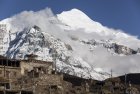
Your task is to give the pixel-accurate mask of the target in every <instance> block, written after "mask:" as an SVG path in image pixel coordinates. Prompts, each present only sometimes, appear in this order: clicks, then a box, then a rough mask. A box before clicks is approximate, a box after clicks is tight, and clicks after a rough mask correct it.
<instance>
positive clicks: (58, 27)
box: [0, 9, 140, 80]
mask: <svg viewBox="0 0 140 94" xmlns="http://www.w3.org/2000/svg"><path fill="white" fill-rule="evenodd" d="M0 24H6V25H7V30H6V31H5V32H6V34H5V36H4V38H3V40H5V39H7V42H4V44H3V46H4V45H5V46H6V47H7V48H6V49H3V50H4V51H5V52H7V53H5V55H6V56H8V57H9V58H17V59H27V57H26V56H27V55H28V54H36V55H38V57H37V58H36V59H39V60H51V61H52V60H53V61H54V62H56V66H57V70H58V71H61V72H64V73H69V74H71V75H76V76H79V77H84V78H93V79H96V80H103V79H105V78H108V77H109V76H110V75H109V74H110V70H113V76H118V75H122V74H125V73H131V72H132V73H134V72H140V70H139V68H140V67H139V62H138V61H139V60H140V58H139V57H140V55H139V50H138V49H139V48H140V40H139V39H138V38H137V37H135V36H131V35H128V34H126V33H124V32H123V31H121V30H115V29H110V28H108V27H105V26H102V25H101V24H100V23H98V22H95V21H93V20H91V19H90V18H89V17H88V16H87V15H86V14H84V13H83V12H82V11H80V10H78V9H72V10H70V11H65V12H62V13H61V14H57V16H56V15H53V13H52V11H51V10H50V9H44V10H40V11H37V12H33V11H24V12H22V13H20V14H17V15H15V16H13V17H11V18H8V19H5V20H3V21H1V22H0ZM52 35H53V36H52Z"/></svg>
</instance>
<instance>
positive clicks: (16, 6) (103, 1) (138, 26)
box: [0, 0, 140, 38]
mask: <svg viewBox="0 0 140 94" xmlns="http://www.w3.org/2000/svg"><path fill="white" fill-rule="evenodd" d="M46 7H49V8H51V9H52V11H53V12H54V14H58V13H61V12H62V11H68V10H70V9H73V8H77V9H79V10H81V11H83V12H84V13H85V14H86V15H88V16H89V17H90V18H91V19H93V20H94V21H97V22H100V23H101V24H103V25H104V26H107V27H110V28H115V29H121V30H123V31H124V32H126V33H129V34H131V35H134V36H138V37H139V38H140V0H0V20H2V19H5V18H7V17H11V16H13V15H15V14H18V13H20V12H22V11H25V10H26V11H29V10H32V11H39V10H41V9H44V8H46Z"/></svg>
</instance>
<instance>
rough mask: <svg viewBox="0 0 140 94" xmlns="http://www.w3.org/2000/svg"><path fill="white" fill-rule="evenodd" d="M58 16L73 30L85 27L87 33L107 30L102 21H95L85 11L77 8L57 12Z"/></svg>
mask: <svg viewBox="0 0 140 94" xmlns="http://www.w3.org/2000/svg"><path fill="white" fill-rule="evenodd" d="M57 18H58V19H59V20H60V21H61V22H62V23H64V24H66V25H67V26H69V27H70V29H73V30H75V29H84V30H85V32H86V33H91V32H98V33H99V32H102V31H105V30H104V29H105V28H104V27H103V26H102V25H101V24H100V23H98V22H95V21H93V20H92V19H90V18H89V17H88V16H87V15H86V14H85V13H83V12H82V11H80V10H78V9H75V8H74V9H72V10H70V11H64V12H62V13H61V14H57Z"/></svg>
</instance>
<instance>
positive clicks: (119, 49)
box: [113, 44, 137, 55]
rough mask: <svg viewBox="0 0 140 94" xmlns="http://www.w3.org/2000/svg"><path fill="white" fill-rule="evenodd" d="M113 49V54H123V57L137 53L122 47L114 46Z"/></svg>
mask: <svg viewBox="0 0 140 94" xmlns="http://www.w3.org/2000/svg"><path fill="white" fill-rule="evenodd" d="M113 49H114V51H115V53H118V54H124V55H132V54H137V51H135V50H133V49H131V48H128V47H126V46H123V45H118V44H114V46H113Z"/></svg>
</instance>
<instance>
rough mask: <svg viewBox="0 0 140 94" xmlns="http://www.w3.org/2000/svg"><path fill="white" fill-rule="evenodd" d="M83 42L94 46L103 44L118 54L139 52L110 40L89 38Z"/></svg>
mask: <svg viewBox="0 0 140 94" xmlns="http://www.w3.org/2000/svg"><path fill="white" fill-rule="evenodd" d="M81 42H82V43H83V44H87V45H92V46H103V47H104V48H106V49H112V50H113V52H114V53H116V54H123V55H132V54H137V53H138V51H140V50H139V49H138V51H135V50H133V49H131V48H129V47H127V46H124V45H119V44H117V43H109V42H108V41H99V40H98V41H97V40H94V39H93V40H89V41H84V40H82V41H81Z"/></svg>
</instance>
